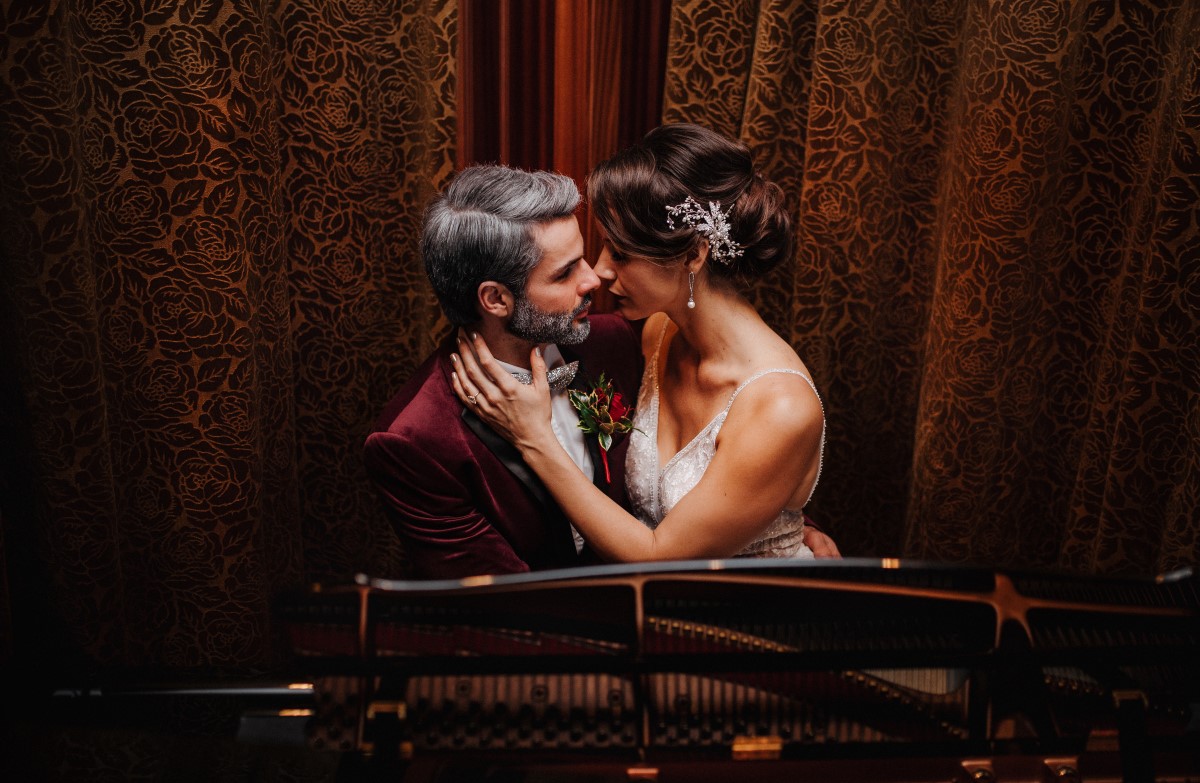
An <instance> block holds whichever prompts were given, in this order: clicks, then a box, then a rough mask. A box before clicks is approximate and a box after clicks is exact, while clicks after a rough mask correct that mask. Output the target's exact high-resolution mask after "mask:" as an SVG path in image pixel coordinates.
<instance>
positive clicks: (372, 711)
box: [367, 701, 408, 720]
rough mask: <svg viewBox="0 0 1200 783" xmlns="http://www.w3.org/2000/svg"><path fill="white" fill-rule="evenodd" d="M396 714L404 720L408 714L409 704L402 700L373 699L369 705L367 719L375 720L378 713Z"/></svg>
mask: <svg viewBox="0 0 1200 783" xmlns="http://www.w3.org/2000/svg"><path fill="white" fill-rule="evenodd" d="M380 714H382V715H395V716H396V717H397V718H399V719H400V720H404V719H405V717H406V716H407V715H408V706H407V705H406V704H405V703H404V702H402V701H373V702H371V703H370V704H369V705H367V720H375V716H376V715H380Z"/></svg>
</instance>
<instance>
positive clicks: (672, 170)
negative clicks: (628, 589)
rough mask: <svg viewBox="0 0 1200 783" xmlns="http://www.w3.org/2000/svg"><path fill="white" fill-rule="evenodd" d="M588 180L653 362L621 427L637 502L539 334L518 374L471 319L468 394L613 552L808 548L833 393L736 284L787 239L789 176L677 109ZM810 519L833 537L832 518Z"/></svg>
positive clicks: (783, 255) (610, 274)
mask: <svg viewBox="0 0 1200 783" xmlns="http://www.w3.org/2000/svg"><path fill="white" fill-rule="evenodd" d="M588 196H589V199H590V202H591V209H592V214H593V215H594V216H595V217H596V219H597V221H598V222H599V223H600V225H601V227H602V229H603V233H604V249H603V251H602V252H601V254H600V258H599V260H598V261H597V263H596V265H595V272H596V274H597V275H598V276H599V277H600V278H601V279H603V280H606V281H608V283H609V291H610V293H611V294H612V296H613V298H614V301H615V303H616V309H617V311H618V312H619V313H620V314H621V315H622V316H624V317H625V318H627V319H629V320H631V321H636V320H642V319H645V324H644V327H643V329H642V352H643V356H644V358H645V375H644V377H643V380H642V385H641V391H640V393H639V395H638V401H637V406H636V409H635V412H634V417H633V422H632V424H633V427H634V429H633V430H632V431H630V432H629V434H628V435H625V436H624V437H629V438H630V439H631V440H630V443H629V448H628V453H627V457H626V474H627V480H626V486H627V489H628V492H629V497H630V500H631V503H632V506H633V510H634V513H635V514H636V518H635V517H634V516H630V515H629V514H628V513H627V512H625V510H623V509H622V508H621V507H620V506H619V505H617V504H616V503H615V502H613V501H612V500H611V499H609V498H608V496H606V495H605V494H604V493H603V492H601V491H600V490H599V489H597V488H596V487H595V486H593V484H592V483H591V482H590V481H589V479H588V477H587V476H585V475H584V474H583V473H582V472H581V471H580V470H579V468H578V467H577V466H576V465H575V463H574V462H573V461H572V460H571V458H570V457H569V456H568V455H567V453H566V452H565V451H564V450H563V448H562V446H560V445H559V442H558V439H557V438H556V437H555V435H554V432H553V430H552V429H551V426H550V396H549V387H548V385H547V383H546V365H545V362H544V361H543V359H542V357H541V352H540V349H535V351H534V355H533V356H532V357H531V363H532V368H533V376H534V378H535V381H534V383H532V384H531V385H523V384H521V383H518V382H517V381H516V380H514V379H513V378H512V376H511V375H509V373H507V372H506V371H505V370H504V369H503V368H501V367H500V365H498V364H497V363H496V361H495V360H494V359H493V358H492V355H491V353H490V352H489V350H488V348H487V345H486V344H485V343H484V342H483V341H482V340H481V339H479V338H478V337H477V336H475V337H468V336H466V335H460V337H459V354H458V355H457V358H456V364H457V367H458V370H457V372H456V373H455V374H454V376H453V379H452V383H453V385H454V389H455V392H456V394H458V396H459V398H460V399H461V400H462V401H463V402H464V404H471V405H474V407H475V410H476V412H477V413H478V414H479V416H480V417H481V418H482V419H483V420H484V421H486V422H487V423H488V424H489V425H490V426H491V427H492V428H493V429H495V430H496V431H497V432H499V433H500V434H501V435H503V436H504V437H505V438H506V439H507V440H509V441H510V442H511V443H513V444H514V445H515V446H516V448H517V449H518V450H519V451H520V453H521V456H522V457H523V458H524V459H525V461H526V462H527V463H528V464H529V466H530V467H531V468H532V469H533V470H534V471H536V472H537V474H538V476H539V477H540V478H541V479H542V481H543V482H544V483H545V485H546V487H547V488H548V489H549V490H550V492H551V493H552V494H553V496H554V498H555V500H556V501H557V502H558V504H559V505H560V506H561V508H562V510H563V511H564V512H565V514H566V515H567V517H568V518H569V519H570V520H571V521H572V523H574V525H575V526H576V528H578V530H579V531H580V532H581V533H582V534H583V536H584V538H586V539H587V541H588V543H589V544H590V545H591V546H592V547H593V548H594V549H595V550H596V551H597V552H598V553H599V554H600V555H601V556H602V557H603V558H605V559H607V560H616V561H640V560H678V559H692V558H724V557H730V556H749V557H793V558H811V557H813V551H812V549H810V548H809V546H808V545H806V544H805V524H804V521H805V517H804V514H803V509H804V506H805V504H807V503H808V500H809V498H810V497H811V496H812V494H813V491H814V489H815V488H816V486H817V480H818V478H819V477H820V473H821V459H822V451H823V448H824V439H825V418H824V413H823V409H822V405H821V400H820V397H819V396H818V394H817V390H816V387H815V386H814V384H813V381H812V378H811V376H810V375H809V372H808V370H807V368H806V367H805V366H804V363H803V362H801V361H800V358H799V357H798V356H797V355H796V353H795V351H793V350H792V348H791V346H790V345H788V343H787V342H785V341H784V340H783V339H782V338H780V337H779V336H778V335H777V334H775V332H774V331H773V330H772V329H771V328H770V327H769V326H767V324H766V323H765V322H764V321H763V320H762V318H761V317H760V316H759V314H758V313H757V312H756V311H755V309H754V307H753V306H752V305H751V304H750V303H749V302H748V301H747V300H746V299H745V297H743V296H742V294H741V293H740V290H739V281H742V280H745V279H748V278H754V277H757V276H760V275H763V274H765V273H767V272H768V271H769V270H771V269H772V268H773V267H775V266H776V265H777V264H779V263H780V262H784V261H787V260H788V259H790V257H791V247H792V233H791V223H790V219H789V217H788V215H787V212H786V210H785V206H784V204H783V194H782V192H781V191H780V189H779V187H778V186H776V185H774V184H773V183H771V182H768V181H766V180H764V179H763V178H762V177H761V176H760V175H759V174H757V173H755V171H754V169H753V164H752V161H751V158H750V153H749V151H748V150H747V149H746V147H745V146H743V145H741V144H739V143H736V142H734V141H731V140H729V139H727V138H725V137H724V136H721V135H720V134H717V133H715V132H713V131H710V130H708V129H706V128H702V127H699V126H695V125H684V124H680V125H664V126H661V127H659V128H656V129H655V130H653V131H651V132H650V133H649V134H647V136H646V137H645V138H644V139H643V140H642V142H641V143H640V144H637V145H634V146H633V147H631V148H629V149H626V150H624V151H623V152H620V153H618V154H617V155H615V156H614V157H612V158H610V159H608V160H607V161H604V162H603V163H601V164H600V165H599V166H597V167H596V169H595V170H594V171H593V172H592V174H591V176H590V177H589V179H588ZM618 413H619V411H618ZM808 534H809V539H808V540H809V541H810V542H814V543H813V545H814V546H816V547H818V550H819V553H821V554H830V555H834V556H836V555H837V550H836V547H835V546H834V545H833V543H832V541H830V540H829V539H828V537H827V536H824V535H823V534H820V533H818V532H817V531H814V530H812V529H811V528H810V529H809V530H808ZM816 542H819V545H818V543H816Z"/></svg>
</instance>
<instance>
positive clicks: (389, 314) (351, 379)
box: [0, 0, 456, 667]
mask: <svg viewBox="0 0 1200 783" xmlns="http://www.w3.org/2000/svg"><path fill="white" fill-rule="evenodd" d="M0 13H2V14H3V16H4V18H3V30H4V34H3V37H2V38H0V60H2V61H3V63H4V70H5V78H4V80H3V84H2V85H0V90H2V92H0V127H2V129H3V139H4V145H3V151H2V152H0V165H2V166H3V169H2V176H0V209H2V210H3V211H2V215H3V227H4V230H3V232H2V234H0V246H2V247H3V255H4V264H3V297H4V316H5V319H4V340H3V350H4V372H3V375H4V381H3V395H2V396H0V399H2V400H3V402H4V410H3V417H2V422H0V423H2V427H3V430H2V434H3V437H4V439H5V443H4V446H3V451H4V469H5V480H4V486H3V490H4V497H3V500H4V505H3V516H2V521H3V540H2V544H3V547H4V548H5V549H6V550H7V555H8V561H9V562H10V564H12V563H16V564H19V566H18V568H17V569H14V571H13V572H11V573H9V574H8V577H9V579H8V585H7V586H8V587H9V588H10V589H11V590H12V593H13V595H12V607H13V612H14V623H15V624H16V626H17V632H16V633H17V635H18V638H17V639H16V642H17V646H18V647H19V646H21V643H22V642H24V643H25V645H26V646H27V645H28V643H29V641H30V637H31V636H33V635H40V634H47V633H53V632H54V630H55V629H54V628H53V626H49V627H48V624H49V623H51V621H53V620H54V619H55V618H57V619H58V620H59V621H61V622H60V626H61V627H59V628H58V629H57V630H58V633H59V635H60V636H61V637H62V639H61V641H65V642H66V643H67V645H68V649H71V650H75V651H77V652H79V653H82V654H83V655H85V656H86V657H87V658H88V659H89V660H91V661H94V662H100V663H110V664H111V663H115V664H127V665H136V664H158V665H165V666H170V667H183V666H209V667H222V666H238V665H244V664H248V663H258V662H262V661H263V660H264V659H265V658H267V657H269V656H268V652H267V651H268V648H269V644H268V640H269V638H270V633H269V612H268V608H269V601H270V599H271V597H272V596H273V595H274V594H275V592H276V590H277V589H278V588H280V587H282V586H287V585H296V584H303V583H304V581H305V580H306V579H312V578H321V577H324V576H326V575H339V576H345V575H348V574H350V573H353V572H354V571H355V570H364V571H369V572H372V573H395V572H397V571H398V570H399V567H400V560H401V557H402V555H401V553H400V552H399V550H398V544H397V543H396V540H395V537H394V536H393V535H392V534H391V532H390V530H388V529H387V527H386V524H385V523H384V522H383V520H382V517H381V516H380V513H379V509H378V508H377V505H376V502H375V499H374V496H373V495H372V493H371V491H370V488H369V485H368V483H367V481H366V478H365V475H363V474H362V469H361V459H360V449H361V443H362V441H363V438H364V437H365V434H366V430H367V428H368V427H369V426H370V423H371V421H372V419H373V417H374V415H375V413H376V412H377V411H378V410H379V409H380V408H381V407H382V405H383V403H384V401H386V399H387V398H388V396H389V395H390V394H391V393H392V391H393V390H394V388H395V387H396V386H397V385H398V384H399V383H400V382H401V381H402V380H403V379H404V378H405V377H406V376H407V375H408V374H409V372H410V371H411V370H412V369H413V367H414V366H415V364H416V362H417V361H418V360H419V359H420V358H421V357H422V356H423V355H424V354H425V353H426V352H427V350H428V349H429V347H430V346H431V344H432V342H433V338H434V332H435V331H436V329H437V320H438V312H439V311H438V309H437V306H436V302H435V300H434V299H433V297H432V295H431V294H430V293H429V291H428V289H427V286H426V283H425V277H424V273H423V270H422V268H421V265H420V263H419V261H418V260H417V257H416V250H415V248H416V236H417V230H418V226H419V221H420V214H421V209H422V208H423V206H424V203H425V202H426V200H427V198H428V197H429V195H430V194H431V193H432V191H433V189H434V188H436V187H438V186H440V185H441V184H442V182H444V181H445V179H446V178H447V177H448V176H449V175H450V174H451V173H452V170H453V161H454V135H453V134H454V129H455V118H454V107H455V99H454V96H455V58H454V46H453V43H454V40H455V34H456V32H455V26H456V6H455V3H454V2H453V0H407V1H406V2H402V3H356V2H326V1H325V0H285V2H279V3H266V4H264V3H256V2H248V1H247V0H216V2H193V1H192V0H185V1H183V2H174V1H173V0H172V1H168V0H148V1H147V2H138V3H128V2H117V1H116V0H95V1H84V0H61V1H55V2H42V0H13V1H12V2H7V3H5V4H4V6H3V11H2V12H0ZM306 547H307V548H306ZM4 597H5V598H7V596H4ZM4 603H5V604H7V603H8V601H7V600H6V601H4ZM6 608H7V607H6ZM0 616H3V614H2V613H0ZM21 634H24V636H23V637H22V636H21ZM55 644H56V643H51V642H48V641H47V642H44V645H45V647H46V648H47V649H50V648H52V647H54V646H55Z"/></svg>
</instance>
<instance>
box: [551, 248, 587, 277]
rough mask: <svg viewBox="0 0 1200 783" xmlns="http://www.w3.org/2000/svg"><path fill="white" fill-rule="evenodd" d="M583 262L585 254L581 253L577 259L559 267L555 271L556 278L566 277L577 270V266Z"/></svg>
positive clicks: (563, 263)
mask: <svg viewBox="0 0 1200 783" xmlns="http://www.w3.org/2000/svg"><path fill="white" fill-rule="evenodd" d="M582 260H583V254H582V253H581V254H579V255H578V256H576V257H575V258H572V259H570V260H567V261H564V262H562V264H561V265H559V267H558V268H557V269H555V270H554V275H555V276H556V277H565V276H566V275H567V274H569V273H570V271H571V270H572V269H574V268H575V265H576V264H578V263H579V262H580V261H582Z"/></svg>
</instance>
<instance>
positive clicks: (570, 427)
mask: <svg viewBox="0 0 1200 783" xmlns="http://www.w3.org/2000/svg"><path fill="white" fill-rule="evenodd" d="M542 358H543V359H545V360H546V369H547V370H553V369H554V368H555V367H558V366H559V365H560V364H566V360H565V359H563V355H562V352H561V351H559V350H558V346H557V345H547V346H546V348H545V349H544V350H543V351H542ZM496 361H497V362H499V364H500V366H501V367H503V368H504V369H505V370H508V371H509V372H528V370H526V369H525V368H524V367H517V366H516V365H515V364H509V363H508V362H501V361H500V360H499V359H497V360H496ZM550 426H551V428H552V429H553V430H554V437H556V438H558V442H559V443H561V444H562V447H563V449H565V450H566V452H567V454H568V455H570V457H571V460H572V461H573V462H574V463H575V464H576V465H578V466H579V469H580V470H582V471H583V474H584V475H585V476H587V477H588V479H589V480H590V479H591V478H592V476H593V475H595V474H594V473H593V470H594V469H595V466H594V465H593V464H592V455H591V454H589V453H588V450H587V444H586V443H585V442H584V440H583V430H581V429H579V411H577V410H575V406H574V405H572V404H571V400H570V399H568V398H567V391H566V389H563V390H562V391H560V392H551V393H550ZM571 536H572V537H573V538H574V539H575V552H576V553H578V552H580V551H581V550H582V549H583V536H581V535H579V531H578V530H576V529H575V526H574V525H572V526H571Z"/></svg>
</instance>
